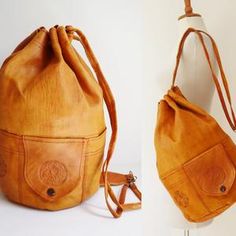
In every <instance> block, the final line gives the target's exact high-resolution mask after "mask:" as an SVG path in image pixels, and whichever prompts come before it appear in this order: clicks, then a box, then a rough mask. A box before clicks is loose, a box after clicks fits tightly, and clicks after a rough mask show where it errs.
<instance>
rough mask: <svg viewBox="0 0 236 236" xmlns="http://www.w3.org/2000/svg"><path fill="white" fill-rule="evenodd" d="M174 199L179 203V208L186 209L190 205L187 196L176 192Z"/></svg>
mask: <svg viewBox="0 0 236 236" xmlns="http://www.w3.org/2000/svg"><path fill="white" fill-rule="evenodd" d="M174 199H175V201H176V202H177V203H178V205H179V206H181V207H183V208H186V207H188V205H189V198H188V197H187V195H186V194H184V193H182V192H180V191H176V192H175V194H174Z"/></svg>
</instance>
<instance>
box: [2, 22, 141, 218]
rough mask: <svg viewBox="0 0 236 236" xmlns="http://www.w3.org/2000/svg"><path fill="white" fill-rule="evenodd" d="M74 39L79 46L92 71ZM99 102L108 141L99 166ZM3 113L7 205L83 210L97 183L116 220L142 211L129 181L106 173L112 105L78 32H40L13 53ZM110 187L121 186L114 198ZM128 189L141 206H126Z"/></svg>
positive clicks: (111, 146) (57, 29)
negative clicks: (107, 119)
mask: <svg viewBox="0 0 236 236" xmlns="http://www.w3.org/2000/svg"><path fill="white" fill-rule="evenodd" d="M72 40H78V41H79V42H80V43H81V44H82V46H83V47H84V49H85V53H86V55H87V58H88V61H89V62H90V64H91V67H92V69H93V72H92V71H91V70H90V68H89V66H88V65H87V64H86V63H85V61H84V60H83V59H82V57H81V56H80V54H79V53H78V52H77V51H76V50H75V48H74V47H73V46H72V44H71V43H72ZM104 101H105V103H106V106H107V109H108V113H109V117H110V122H111V127H112V135H111V140H110V143H109V146H108V152H107V157H106V159H105V161H104V163H103V156H104V147H105V136H106V135H105V134H106V124H105V118H104V107H103V103H104ZM0 114H1V117H0V186H1V189H2V191H3V193H4V194H5V195H6V196H7V197H8V198H9V199H10V200H11V201H14V202H17V203H20V204H23V205H26V206H29V207H33V208H39V209H47V210H60V209H65V208H69V207H72V206H75V205H78V204H80V203H81V202H82V201H84V200H86V199H87V198H89V197H90V196H92V195H93V194H94V193H95V192H96V191H97V190H98V188H99V186H100V184H101V185H103V186H104V191H105V199H106V202H107V206H108V208H109V210H110V212H111V213H112V215H113V216H114V217H119V216H120V215H121V214H122V212H123V211H124V210H132V209H139V208H140V207H141V193H140V192H139V190H138V189H137V188H136V185H135V184H134V182H135V178H134V177H133V175H132V174H129V175H122V174H117V173H109V172H108V165H109V162H110V159H111V156H112V153H113V151H114V146H115V142H116V137H117V118H116V108H115V101H114V98H113V95H112V93H111V90H110V88H109V85H108V83H107V82H106V80H105V77H104V75H103V73H102V71H101V69H100V66H99V64H98V62H97V60H96V58H95V56H94V54H93V52H92V49H91V48H90V45H89V43H88V41H87V39H86V37H85V36H84V35H83V33H82V32H81V31H80V30H79V29H76V28H73V27H72V26H66V27H63V26H60V27H59V26H55V27H52V28H51V29H50V30H49V31H47V30H46V29H45V28H44V27H41V28H39V29H38V30H36V31H35V32H33V33H32V34H31V35H30V36H29V37H27V38H26V39H25V40H24V41H23V42H21V43H20V44H19V45H18V46H17V47H16V49H15V50H14V52H13V53H12V54H11V55H10V56H9V57H8V58H7V59H6V60H5V61H4V63H3V65H2V67H1V69H0ZM111 185H123V188H122V190H121V194H120V198H119V199H117V197H116V196H115V194H114V193H113V191H112V189H111ZM128 189H130V190H131V191H133V192H134V194H135V195H136V197H137V198H138V199H139V202H137V203H129V204H125V196H126V192H127V190H128ZM109 196H110V197H111V200H112V201H113V202H114V203H115V205H116V206H117V209H116V210H114V209H113V208H112V207H111V205H110V204H109V200H108V197H109Z"/></svg>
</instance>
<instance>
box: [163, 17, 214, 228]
mask: <svg viewBox="0 0 236 236" xmlns="http://www.w3.org/2000/svg"><path fill="white" fill-rule="evenodd" d="M178 23H179V41H180V39H181V38H182V36H183V34H184V32H185V31H186V30H187V29H188V28H195V29H199V30H203V31H206V32H207V30H206V27H205V24H204V21H203V19H202V17H201V16H193V17H184V18H182V19H180V20H179V22H178ZM203 37H204V41H205V43H206V47H207V49H208V52H209V56H210V59H211V62H212V64H213V68H214V71H215V73H216V74H217V73H218V68H217V66H216V61H215V58H214V52H213V50H212V46H211V43H210V41H209V39H208V38H207V37H205V36H203ZM168 82H169V81H168V80H167V82H165V83H168ZM175 84H176V85H177V86H179V87H180V89H181V91H182V92H183V94H184V96H185V97H186V98H187V99H188V100H189V101H191V102H192V103H195V104H197V105H199V106H200V107H202V108H203V109H205V110H206V111H208V112H209V110H210V107H211V103H212V97H213V94H214V89H215V86H214V84H213V79H212V74H211V71H210V68H209V65H208V63H207V60H206V58H205V54H204V51H203V48H202V45H201V43H200V41H199V38H198V37H197V35H194V34H192V35H190V37H188V38H187V40H186V43H185V46H184V49H183V54H182V57H181V62H180V66H179V70H178V73H177V80H176V83H175ZM160 86H163V88H166V85H165V84H163V83H161V84H160ZM160 89H161V88H160ZM161 90H162V89H161ZM167 207H168V212H169V220H170V225H172V226H173V227H174V228H181V229H190V228H198V227H202V226H205V225H208V224H210V223H211V221H209V222H206V223H203V224H194V223H189V222H187V220H185V218H184V217H183V216H182V214H181V213H180V211H179V209H178V208H177V207H176V206H175V204H174V203H172V202H169V204H168V206H167Z"/></svg>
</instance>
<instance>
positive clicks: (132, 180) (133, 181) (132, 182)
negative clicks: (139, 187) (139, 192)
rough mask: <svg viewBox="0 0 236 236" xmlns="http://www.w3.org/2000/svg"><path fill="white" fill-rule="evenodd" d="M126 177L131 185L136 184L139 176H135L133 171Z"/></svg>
mask: <svg viewBox="0 0 236 236" xmlns="http://www.w3.org/2000/svg"><path fill="white" fill-rule="evenodd" d="M126 178H127V182H128V184H129V185H132V184H134V183H135V182H136V180H137V176H135V175H134V174H133V172H132V171H130V172H129V174H128V175H127V176H126Z"/></svg>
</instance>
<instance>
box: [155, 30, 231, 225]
mask: <svg viewBox="0 0 236 236" xmlns="http://www.w3.org/2000/svg"><path fill="white" fill-rule="evenodd" d="M192 32H193V33H195V34H196V35H197V36H198V38H199V40H200V42H201V43H202V46H203V49H204V52H205V56H206V58H207V61H208V64H209V66H210V68H211V70H212V66H211V62H210V60H209V54H208V52H207V49H206V46H205V43H204V40H203V37H202V34H206V33H205V32H202V31H199V30H195V29H192V28H190V29H188V30H187V31H186V32H185V34H184V36H183V38H182V40H181V42H180V46H179V51H178V54H177V63H176V68H175V71H174V78H173V84H172V88H171V89H170V90H169V91H168V92H167V94H166V95H165V96H164V98H163V99H162V100H161V101H160V103H159V105H158V114H157V126H156V130H155V147H156V153H157V168H158V172H159V176H160V178H161V180H162V182H163V184H164V185H165V187H166V188H167V190H168V191H169V193H170V195H171V197H172V198H173V200H174V201H175V203H176V205H177V206H178V207H179V208H180V209H181V211H182V212H183V214H184V216H185V217H186V218H187V219H188V220H189V221H193V222H203V221H206V220H209V219H211V218H213V217H214V216H216V215H218V214H220V213H221V212H223V211H224V210H225V209H227V208H228V207H230V206H231V205H232V204H233V203H234V202H235V199H236V181H235V166H236V146H235V144H234V143H233V142H232V140H231V138H230V137H229V136H228V135H227V134H226V133H225V132H224V131H223V130H222V128H221V127H220V126H219V124H218V123H217V121H216V120H215V119H214V118H213V117H212V116H210V115H209V114H208V113H207V112H206V111H204V110H203V109H201V108H200V107H198V106H197V105H195V104H193V103H191V102H190V101H188V100H187V99H186V98H185V97H184V96H183V94H182V93H181V91H180V89H179V88H178V87H177V86H175V85H174V83H175V78H176V73H177V69H178V65H179V63H180V58H181V54H182V50H183V46H184V42H185V39H186V38H187V37H188V35H189V34H190V33H192ZM206 35H207V36H208V37H209V38H210V40H211V42H212V46H213V49H214V52H215V57H216V59H217V62H218V65H219V68H220V72H221V77H222V80H223V84H224V85H223V86H224V88H225V91H226V94H227V99H225V98H224V96H223V93H222V90H221V86H220V85H219V81H218V78H217V77H216V75H215V74H214V71H213V70H212V75H213V80H214V82H215V85H216V88H217V91H218V94H219V98H220V101H221V104H222V107H223V111H224V113H225V115H226V118H227V120H228V122H229V124H230V126H231V127H232V129H233V130H235V127H236V126H235V124H236V122H235V115H234V112H233V109H232V105H231V98H230V93H229V89H228V85H227V80H226V77H225V75H224V72H223V67H222V64H221V61H220V57H219V53H218V50H217V47H216V44H215V42H214V40H213V39H212V38H211V36H209V35H208V34H206ZM225 100H227V101H228V103H229V106H226V105H225ZM228 107H229V108H230V109H231V113H232V115H231V116H230V112H228V110H227V109H228Z"/></svg>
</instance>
